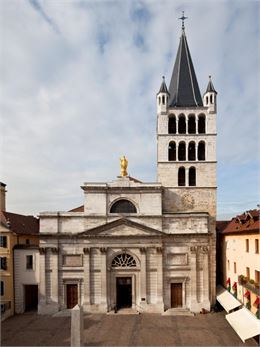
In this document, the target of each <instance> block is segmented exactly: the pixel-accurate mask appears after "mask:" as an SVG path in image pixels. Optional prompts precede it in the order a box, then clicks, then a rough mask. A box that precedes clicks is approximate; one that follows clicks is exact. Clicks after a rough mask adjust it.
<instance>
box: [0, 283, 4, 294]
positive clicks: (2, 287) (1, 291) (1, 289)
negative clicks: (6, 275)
mask: <svg viewBox="0 0 260 347" xmlns="http://www.w3.org/2000/svg"><path fill="white" fill-rule="evenodd" d="M0 294H1V296H3V295H4V281H1V286H0Z"/></svg>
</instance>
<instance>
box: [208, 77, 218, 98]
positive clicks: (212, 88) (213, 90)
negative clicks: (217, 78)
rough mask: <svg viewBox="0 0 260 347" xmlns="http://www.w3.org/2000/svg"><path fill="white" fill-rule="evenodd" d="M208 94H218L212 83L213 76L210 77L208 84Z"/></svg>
mask: <svg viewBox="0 0 260 347" xmlns="http://www.w3.org/2000/svg"><path fill="white" fill-rule="evenodd" d="M206 93H216V94H218V93H217V92H216V90H215V88H214V86H213V83H212V80H211V76H209V83H208V86H207V90H206Z"/></svg>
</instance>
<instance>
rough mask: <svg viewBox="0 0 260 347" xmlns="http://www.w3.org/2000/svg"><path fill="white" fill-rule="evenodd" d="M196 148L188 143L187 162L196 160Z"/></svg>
mask: <svg viewBox="0 0 260 347" xmlns="http://www.w3.org/2000/svg"><path fill="white" fill-rule="evenodd" d="M195 152H196V148H195V142H194V141H191V142H189V147H188V160H190V161H193V160H195V159H196V154H195Z"/></svg>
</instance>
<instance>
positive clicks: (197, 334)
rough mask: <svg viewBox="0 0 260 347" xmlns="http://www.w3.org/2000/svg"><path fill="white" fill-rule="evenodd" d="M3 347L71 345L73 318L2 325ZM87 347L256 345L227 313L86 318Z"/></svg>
mask: <svg viewBox="0 0 260 347" xmlns="http://www.w3.org/2000/svg"><path fill="white" fill-rule="evenodd" d="M1 339H2V340H1V345H2V346H69V345H70V317H52V316H40V315H37V314H36V313H30V314H29V313H28V314H23V315H17V316H14V317H11V318H9V319H7V320H6V321H4V322H3V323H2V334H1ZM84 345H85V346H257V343H256V341H255V340H254V339H249V340H247V341H246V343H245V344H244V343H243V342H242V341H241V340H240V338H239V337H238V336H237V334H236V333H235V332H234V330H233V329H232V328H231V327H230V326H229V324H228V322H227V321H226V319H225V313H224V312H218V313H210V314H205V315H196V316H195V317H186V316H161V315H159V314H141V315H120V314H118V315H106V314H89V315H85V316H84Z"/></svg>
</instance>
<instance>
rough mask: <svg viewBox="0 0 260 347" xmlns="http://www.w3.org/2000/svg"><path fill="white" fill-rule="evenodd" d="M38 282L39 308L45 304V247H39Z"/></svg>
mask: <svg viewBox="0 0 260 347" xmlns="http://www.w3.org/2000/svg"><path fill="white" fill-rule="evenodd" d="M39 252H40V283H39V308H40V306H41V305H44V304H46V281H45V280H46V274H45V261H46V259H45V254H46V249H45V248H42V247H40V248H39Z"/></svg>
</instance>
